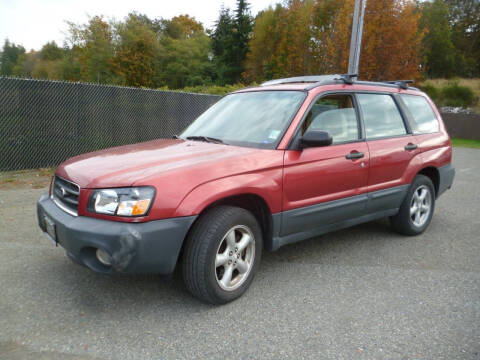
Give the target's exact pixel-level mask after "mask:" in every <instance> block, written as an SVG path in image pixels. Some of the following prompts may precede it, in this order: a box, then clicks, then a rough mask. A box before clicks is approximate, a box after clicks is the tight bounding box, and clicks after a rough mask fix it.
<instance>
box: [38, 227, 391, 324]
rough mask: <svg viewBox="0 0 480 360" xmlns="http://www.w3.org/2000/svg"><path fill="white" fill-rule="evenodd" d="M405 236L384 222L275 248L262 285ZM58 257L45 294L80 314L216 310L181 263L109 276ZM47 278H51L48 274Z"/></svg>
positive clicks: (49, 265) (46, 267) (266, 258)
mask: <svg viewBox="0 0 480 360" xmlns="http://www.w3.org/2000/svg"><path fill="white" fill-rule="evenodd" d="M399 237H400V238H401V236H399V235H397V234H395V233H393V232H392V231H391V230H390V228H389V226H388V222H387V221H386V220H379V221H375V222H371V223H366V224H362V225H358V226H355V227H352V228H349V229H345V230H340V231H336V232H333V233H329V234H326V235H323V236H320V237H317V238H312V239H309V240H306V241H302V242H299V243H295V244H290V245H287V246H284V247H282V248H280V249H279V250H277V251H275V252H264V253H263V256H262V265H261V269H260V272H261V275H260V278H261V279H262V283H267V284H273V283H275V279H274V277H275V278H276V277H277V276H278V274H275V272H278V271H288V269H287V268H285V267H282V266H281V264H280V263H285V262H289V263H317V264H322V263H329V264H330V263H332V262H334V261H336V259H341V258H342V256H347V257H351V256H352V254H355V253H358V252H360V253H365V252H366V251H367V252H368V248H369V247H371V246H375V247H379V246H380V247H381V246H383V245H385V244H387V243H389V242H392V241H398V238H399ZM359 256H361V255H359ZM55 259H56V260H57V261H54V262H45V263H42V265H41V266H42V269H41V270H40V271H41V272H45V273H50V274H51V273H52V272H53V273H55V274H58V275H57V276H55V278H54V281H48V282H45V284H44V286H46V287H48V289H44V290H46V291H44V292H42V293H43V294H47V295H46V296H52V297H58V296H61V297H63V301H62V305H61V306H65V307H68V308H70V310H71V311H75V312H77V313H78V315H79V316H86V317H88V316H99V315H101V316H108V314H109V313H110V312H118V311H120V312H128V313H130V314H135V313H138V312H143V311H147V312H148V311H150V310H147V309H155V311H162V310H165V309H168V310H169V312H172V311H177V310H178V311H182V312H183V311H185V310H188V311H198V312H202V311H209V310H210V309H212V308H215V307H214V306H212V305H209V304H205V303H203V302H201V301H198V300H197V299H196V298H194V297H193V296H192V295H191V294H190V293H189V292H188V291H187V290H186V288H185V286H184V285H183V281H182V274H181V266H177V269H176V270H175V272H174V273H173V274H172V275H171V276H166V277H164V276H158V275H148V276H146V275H105V274H98V273H95V272H93V271H91V270H90V269H87V268H85V267H83V266H80V265H77V264H74V263H73V262H72V261H70V260H69V259H67V258H66V256H64V257H61V256H56V257H55ZM39 275H40V276H42V275H41V274H39ZM45 277H46V278H48V276H47V275H46V276H45ZM270 277H271V279H270ZM255 284H256V282H255V281H254V283H253V284H252V285H253V286H252V287H255V286H259V285H258V284H257V285H255ZM271 286H274V285H271ZM59 289H61V290H59ZM247 294H248V292H247ZM247 294H246V295H247ZM244 297H245V296H244ZM45 300H46V301H49V300H48V299H45ZM239 301H242V298H241V299H239ZM243 301H245V299H244V300H243ZM226 306H229V305H226ZM64 310H65V309H64Z"/></svg>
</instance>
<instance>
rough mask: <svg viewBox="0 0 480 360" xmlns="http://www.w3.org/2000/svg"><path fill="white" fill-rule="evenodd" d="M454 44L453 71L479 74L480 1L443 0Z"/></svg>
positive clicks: (471, 75) (463, 73)
mask: <svg viewBox="0 0 480 360" xmlns="http://www.w3.org/2000/svg"><path fill="white" fill-rule="evenodd" d="M445 2H446V4H447V5H448V6H449V12H448V19H449V21H450V24H451V32H452V34H451V38H452V42H453V44H454V46H455V50H456V57H455V72H456V75H459V76H467V77H475V76H480V1H478V0H445Z"/></svg>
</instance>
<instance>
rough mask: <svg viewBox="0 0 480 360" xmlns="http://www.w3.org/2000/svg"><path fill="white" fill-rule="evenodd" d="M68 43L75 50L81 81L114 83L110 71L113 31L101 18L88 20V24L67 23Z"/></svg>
mask: <svg viewBox="0 0 480 360" xmlns="http://www.w3.org/2000/svg"><path fill="white" fill-rule="evenodd" d="M69 26H70V29H69V33H70V39H69V40H70V42H71V44H72V48H76V49H77V50H76V51H75V54H76V55H78V56H79V58H78V61H79V62H80V64H81V80H83V81H90V82H97V83H103V84H106V83H116V82H118V80H117V79H116V77H115V75H114V73H113V71H112V61H113V57H114V44H113V35H114V34H113V31H112V27H111V25H110V24H109V23H107V22H106V21H104V20H103V17H101V16H94V17H92V18H90V19H89V21H88V24H85V25H77V24H74V23H69Z"/></svg>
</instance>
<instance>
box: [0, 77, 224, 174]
mask: <svg viewBox="0 0 480 360" xmlns="http://www.w3.org/2000/svg"><path fill="white" fill-rule="evenodd" d="M218 99H219V96H215V95H202V94H189V93H181V92H173V91H159V90H149V89H136V88H127V87H119V86H105V85H96V84H83V83H68V82H62V81H48V80H28V79H14V78H5V77H0V171H5V170H19V169H32V168H40V167H51V166H56V165H58V164H59V163H61V162H62V161H64V160H66V159H68V158H69V157H72V156H74V155H78V154H82V153H85V152H89V151H94V150H99V149H104V148H108V147H112V146H118V145H125V144H132V143H137V142H141V141H147V140H153V139H158V138H169V137H171V136H172V135H174V134H178V133H180V132H181V131H182V130H183V129H184V128H185V127H186V126H187V125H189V124H190V123H191V122H192V121H193V120H195V118H196V117H198V116H199V115H200V114H201V113H202V112H204V111H205V110H206V109H207V108H208V107H210V106H211V105H212V104H213V103H215V102H216V101H217V100H218Z"/></svg>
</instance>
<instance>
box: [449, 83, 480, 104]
mask: <svg viewBox="0 0 480 360" xmlns="http://www.w3.org/2000/svg"><path fill="white" fill-rule="evenodd" d="M441 95H442V98H443V103H444V105H445V106H455V107H463V108H467V107H469V106H472V105H473V104H475V102H476V98H475V93H474V92H473V90H472V89H470V88H469V87H467V86H462V85H459V84H458V83H457V82H454V83H450V84H447V85H445V86H444V87H443V88H442V89H441Z"/></svg>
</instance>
